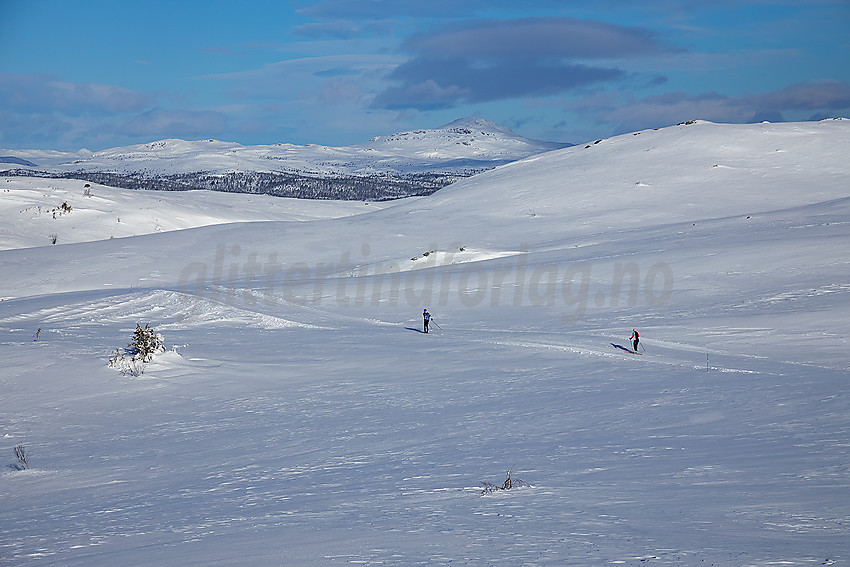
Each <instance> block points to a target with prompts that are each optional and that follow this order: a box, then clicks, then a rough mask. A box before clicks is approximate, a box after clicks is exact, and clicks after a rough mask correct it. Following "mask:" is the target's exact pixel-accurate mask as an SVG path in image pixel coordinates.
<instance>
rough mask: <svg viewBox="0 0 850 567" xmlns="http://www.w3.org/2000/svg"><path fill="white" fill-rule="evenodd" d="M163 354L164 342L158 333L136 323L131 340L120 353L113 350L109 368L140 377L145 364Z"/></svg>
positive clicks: (149, 327)
mask: <svg viewBox="0 0 850 567" xmlns="http://www.w3.org/2000/svg"><path fill="white" fill-rule="evenodd" d="M161 352H165V342H164V340H163V338H162V335H161V334H160V333H157V332H156V330H154V329H153V328H152V327H151V326H150V325H149V324H145V326H144V327H142V326H141V325H140V324H138V323H136V330H135V331H134V332H133V340H132V341H130V344H128V345H127V348H125V349H124V352H121V350H120V349H115V352H114V353H113V355H112V357H111V358H110V359H109V367H110V368H115V369H116V370H118V371H120V372H121V373H122V374H129V375H130V376H141V375H142V374H144V372H145V364H146V363H148V362H150V361H151V360H153V357H154V355H155V354H159V353H161Z"/></svg>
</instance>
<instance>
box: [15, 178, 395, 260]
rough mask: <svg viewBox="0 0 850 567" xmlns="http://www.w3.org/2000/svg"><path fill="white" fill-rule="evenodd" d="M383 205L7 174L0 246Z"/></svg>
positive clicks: (329, 214)
mask: <svg viewBox="0 0 850 567" xmlns="http://www.w3.org/2000/svg"><path fill="white" fill-rule="evenodd" d="M63 204H66V205H67V207H66V208H63V207H62V205H63ZM384 206H386V203H363V202H351V201H320V200H304V199H289V198H283V197H271V196H268V195H235V194H232V193H220V192H214V191H187V192H184V193H179V194H177V193H173V192H160V191H152V192H151V191H135V190H132V189H117V188H115V187H106V186H103V185H98V184H97V183H87V182H85V181H78V180H74V179H44V178H40V177H7V178H0V250H10V249H15V248H30V247H34V246H44V245H49V244H50V242H51V241H52V237H53V236H55V237H56V243H58V244H70V243H75V242H90V241H93V240H105V239H110V238H124V237H129V236H138V235H142V234H150V233H155V232H166V231H170V230H181V229H187V228H195V227H199V226H208V225H216V224H226V223H233V222H255V221H273V220H278V221H279V220H286V221H303V220H316V219H323V218H336V217H342V216H349V215H354V214H360V213H363V212H370V211H374V210H376V209H379V208H382V207H384ZM69 209H70V210H69Z"/></svg>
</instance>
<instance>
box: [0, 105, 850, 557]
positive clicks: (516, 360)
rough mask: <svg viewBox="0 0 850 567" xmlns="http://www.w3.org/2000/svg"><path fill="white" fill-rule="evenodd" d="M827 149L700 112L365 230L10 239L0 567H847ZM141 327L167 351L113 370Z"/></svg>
mask: <svg viewBox="0 0 850 567" xmlns="http://www.w3.org/2000/svg"><path fill="white" fill-rule="evenodd" d="M848 152H850V122H848V121H846V120H834V121H823V122H818V123H795V124H756V125H720V124H711V123H706V122H697V123H693V124H683V125H680V126H677V127H672V128H666V129H662V130H658V131H645V132H640V133H635V134H628V135H625V136H619V137H616V138H612V139H609V140H602V141H600V142H599V143H593V142H591V143H589V144H583V145H579V146H576V147H572V148H567V149H563V150H559V151H555V152H550V153H547V154H543V155H538V156H534V157H531V158H528V159H526V160H522V161H519V162H516V163H512V164H509V165H506V166H503V167H499V168H497V169H495V170H493V171H488V172H486V173H484V174H481V175H478V176H475V177H472V178H469V179H467V180H464V181H461V182H458V183H456V184H454V185H452V186H450V187H447V188H445V189H443V190H441V191H439V192H438V193H435V194H433V195H430V196H428V197H419V198H412V199H407V200H404V201H400V202H396V203H393V204H391V205H389V206H386V207H385V208H381V209H379V210H378V208H375V209H369V208H368V207H366V206H365V205H364V204H363V203H347V204H336V205H329V206H332V207H333V206H339V207H340V208H339V209H331V210H326V211H319V210H313V209H311V210H309V211H306V212H305V211H303V210H302V211H298V210H297V209H291V210H290V212H287V211H286V208H287V207H289V206H293V207H294V206H296V205H295V203H293V202H291V201H285V202H283V203H282V204H281V210H280V211H279V212H277V213H276V215H279V216H276V218H275V219H263V218H262V216H261V214H260V213H261V212H262V211H259V212H258V211H257V210H256V209H255V207H256V203H254V204H251V203H249V199H250V197H248V196H245V195H233V196H232V197H234V198H235V199H234V200H233V201H227V202H226V203H224V204H222V203H214V202H213V203H210V204H209V209H207V208H206V207H205V205H204V202H205V200H203V199H197V198H194V199H191V198H190V199H187V200H186V201H183V202H181V201H180V197H181V196H186V197H188V196H187V195H185V194H176V195H173V196H174V199H175V200H174V201H168V203H167V205H166V206H165V207H163V209H168V210H172V209H174V210H177V209H178V208H179V207H184V208H183V209H182V210H184V211H187V213H186V214H187V215H190V216H194V217H197V218H198V219H202V218H203V219H213V218H215V217H216V216H217V215H222V213H221V212H220V209H219V207H222V208H224V206H227V207H230V208H232V209H233V211H232V212H231V213H230V216H224V218H223V219H222V220H227V222H212V223H208V222H206V221H204V222H200V220H198V221H197V222H194V223H188V224H187V226H189V225H191V226H195V228H186V229H184V230H172V231H169V232H154V231H152V230H151V229H150V227H149V225H148V223H149V221H148V220H144V221H142V220H139V222H138V228H137V229H136V232H135V233H134V234H138V235H139V236H133V237H127V238H116V239H111V240H109V239H104V238H106V237H104V236H103V235H102V233H99V232H98V233H97V234H92V237H91V239H90V240H86V238H85V236H84V234H83V233H79V235H80V236H79V238H77V242H76V243H73V244H62V241H59V243H58V244H57V245H55V246H54V245H49V244H47V245H44V246H39V245H40V244H44V237H43V235H42V234H41V233H42V232H43V231H42V230H31V229H26V230H25V231H22V235H23V236H20V237H18V240H17V241H16V244H14V245H15V246H17V248H15V249H6V250H2V251H0V271H2V274H3V278H2V281H0V297H3V298H5V299H4V300H3V301H2V302H0V357H2V360H3V361H4V364H3V365H2V369H0V386H1V387H2V391H3V396H2V398H0V436H2V437H3V441H4V443H3V447H5V448H3V453H4V454H6V455H8V456H7V459H8V461H9V462H12V460H13V458H12V451H11V448H12V447H13V446H15V445H17V444H25V445H26V446H27V447H28V448H29V449H30V451H31V459H30V464H31V466H30V468H29V469H28V470H25V471H13V470H11V469H7V470H6V472H5V473H2V474H0V480H2V482H0V486H2V491H3V492H2V494H0V511H2V517H3V518H8V520H4V521H3V523H2V524H0V562H3V563H4V564H9V565H13V564H14V565H21V564H25V565H115V564H119V563H121V564H130V565H143V564H152V563H159V564H168V565H187V564H203V565H214V564H221V565H227V564H233V563H235V562H237V561H238V562H245V561H250V562H251V563H253V564H269V565H272V564H273V565H346V564H367V565H369V564H372V565H379V564H380V565H405V566H406V565H449V564H451V565H606V564H616V565H711V564H713V565H777V564H782V565H840V564H848V562H850V537H848V536H850V533H848V532H850V530H848V525H850V524H849V523H850V490H848V489H849V488H850V464H848V463H850V459H848V457H850V455H848V439H850V399H848V389H847V376H848V370H850V357H848V356H847V351H848V344H847V339H846V338H845V331H844V327H845V322H846V320H847V319H848V316H850V307H849V306H850V301H848V299H850V269H848V264H850V252H848V251H850V222H848V219H850V167H848V165H847V162H846V159H845V157H846V155H848ZM18 181H19V180H15V183H17V182H18ZM72 189H73V190H76V191H79V190H80V189H79V187H77V188H76V189H74V188H73V187H72V188H69V189H68V190H69V191H72ZM25 190H26V188H24V187H17V186H16V188H15V191H18V192H20V193H19V194H16V195H17V198H21V195H22V194H24V193H25ZM72 192H73V191H72ZM94 193H95V195H96V196H97V195H101V194H103V195H108V198H109V199H112V201H113V202H114V203H118V202H119V197H120V199H122V200H123V199H126V201H123V202H122V204H121V207H122V208H124V207H127V208H132V206H133V205H134V204H137V205H138V207H139V208H140V209H141V208H142V207H144V206H156V205H154V204H153V203H152V202H151V201H144V200H143V199H145V198H148V197H149V195H150V194H148V193H144V192H137V193H127V194H125V193H122V192H114V193H113V192H112V190H109V189H108V188H105V187H98V188H97V190H96V191H95V192H94ZM80 198H81V199H83V198H84V197H80ZM86 199H87V197H86ZM135 199H139V200H138V201H135ZM158 204H159V203H158V202H157V205H158ZM355 205H356V206H355ZM74 206H75V209H74V210H72V212H71V213H69V215H68V216H67V218H71V216H72V215H73V213H74V211H75V210H76V207H77V205H74ZM83 206H84V205H79V207H81V209H82V208H83ZM110 206H113V205H110ZM346 207H348V208H346ZM6 209H7V210H12V209H10V208H8V207H7V208H6ZM363 209H366V210H367V212H364V211H363ZM165 213H166V211H165V210H160V209H158V210H157V214H162V215H163V216H165ZM352 213H357V214H352ZM239 215H244V216H243V217H240V216H239ZM288 215H291V216H288ZM245 217H247V218H245ZM128 218H130V217H128ZM7 219H9V220H10V222H11V223H13V224H14V225H17V224H21V225H22V226H26V224H25V223H24V222H23V221H22V220H21V219H20V217H17V216H15V215H14V214H11V213H9V214H7V213H4V217H3V220H4V223H5V221H6V220H7ZM296 219H297V220H296ZM52 220H53V219H51V221H52ZM56 220H57V221H59V220H60V219H56ZM122 220H123V219H122ZM245 221H249V222H245ZM134 222H135V221H134ZM201 225H206V226H201ZM173 228H179V227H177V226H175V227H173ZM143 233H147V234H143ZM26 235H30V236H26ZM27 238H32V239H33V240H34V243H30V244H28V243H27V242H26V240H27ZM33 245H35V246H37V247H26V246H33ZM423 307H428V308H429V310H430V311H431V312H432V313H433V314H434V317H435V322H436V324H437V325H439V326H438V327H436V328H434V332H433V333H431V334H428V335H425V334H423V333H421V332H420V328H421V316H420V313H421V311H422V308H423ZM138 322H140V323H142V324H144V323H150V324H151V325H152V326H154V327H155V328H157V329H158V330H160V331H161V332H162V333H163V335H164V336H165V340H166V343H167V344H168V345H170V346H171V347H173V349H172V350H170V351H169V352H167V353H164V354H162V355H159V356H158V357H157V358H156V359H155V360H154V362H153V363H151V364H149V365H148V366H147V368H146V369H145V373H144V374H143V375H142V376H139V377H132V376H124V375H121V374H119V373H118V372H116V371H115V370H112V369H110V368H108V367H107V366H106V359H107V357H108V356H109V354H110V352H112V351H113V350H114V349H115V348H118V347H122V346H124V344H126V342H127V341H128V340H129V338H130V335H131V332H132V329H133V328H135V325H136V323H138ZM634 327H637V328H638V329H639V330H640V331H641V334H642V337H643V341H644V345H645V352H643V353H642V355H640V356H638V355H635V354H632V353H630V352H628V349H627V347H628V345H629V341H628V336H629V334H630V333H631V330H632V328H634ZM38 329H41V331H40V333H39V336H38V340H37V341H35V340H34V335H35V333H36V331H37V330H38ZM508 469H512V471H513V473H512V474H513V476H514V478H520V479H522V480H524V481H526V482H528V483H530V484H531V485H532V486H531V487H527V488H515V489H512V490H507V491H499V492H496V493H494V494H488V495H485V496H482V495H481V485H480V482H481V481H487V482H491V483H494V484H501V482H502V481H504V478H505V471H506V470H508Z"/></svg>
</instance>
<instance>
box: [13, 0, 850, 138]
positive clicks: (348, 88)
mask: <svg viewBox="0 0 850 567" xmlns="http://www.w3.org/2000/svg"><path fill="white" fill-rule="evenodd" d="M848 37H850V2H848V1H847V0H805V1H801V2H792V1H787V0H773V1H771V0H713V1H712V2H707V1H704V0H643V1H640V2H638V1H634V0H593V1H590V2H588V1H587V0H581V1H578V0H551V1H549V0H541V1H535V2H517V1H505V0H428V1H425V0H418V1H409V0H393V1H390V0H354V1H349V0H314V1H310V0H301V1H297V2H285V1H282V2H251V1H248V0H246V1H245V2H240V3H237V2H232V1H228V2H224V1H217V0H205V1H203V2H195V1H182V2H175V1H173V0H169V1H159V0H146V1H145V2H126V1H117V0H111V1H101V0H87V1H82V0H80V1H74V0H58V1H56V0H0V148H7V149H26V148H39V149H57V150H79V149H81V148H87V149H90V150H100V149H105V148H109V147H115V146H121V145H127V144H134V143H142V142H148V141H152V140H158V139H163V138H183V139H204V138H215V139H219V140H227V141H235V142H239V143H242V144H274V143H283V142H289V143H296V144H308V143H315V144H322V145H331V146H340V145H347V144H355V143H361V142H365V141H366V140H368V139H369V138H371V137H372V136H376V135H381V134H391V133H394V132H399V131H403V130H410V129H417V128H436V127H439V126H441V125H443V124H446V123H448V122H451V121H452V120H454V119H456V118H460V117H463V116H478V117H481V118H486V119H489V120H493V121H494V122H498V123H500V124H502V125H504V126H507V127H509V128H511V129H513V130H514V131H516V132H517V133H519V134H522V135H524V136H527V137H530V138H537V139H542V140H552V141H564V142H573V143H581V142H584V141H587V140H590V139H598V138H603V137H607V136H611V135H615V134H620V133H624V132H631V131H635V130H640V129H644V128H656V127H663V126H668V125H671V124H676V123H678V122H681V121H685V120H690V119H706V120H712V121H715V122H732V123H743V122H753V121H761V120H770V121H797V120H816V119H820V118H825V117H833V116H850V40H848Z"/></svg>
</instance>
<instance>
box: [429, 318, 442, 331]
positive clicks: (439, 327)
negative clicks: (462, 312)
mask: <svg viewBox="0 0 850 567" xmlns="http://www.w3.org/2000/svg"><path fill="white" fill-rule="evenodd" d="M431 322H432V323H434V324H435V325H437V322H436V321H434V320H433V319H431ZM437 328H438V329H440V330H441V331H442V330H443V328H442V327H441V326H439V325H437Z"/></svg>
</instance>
